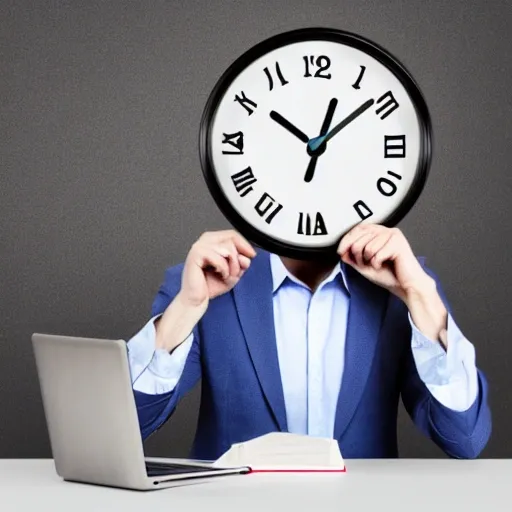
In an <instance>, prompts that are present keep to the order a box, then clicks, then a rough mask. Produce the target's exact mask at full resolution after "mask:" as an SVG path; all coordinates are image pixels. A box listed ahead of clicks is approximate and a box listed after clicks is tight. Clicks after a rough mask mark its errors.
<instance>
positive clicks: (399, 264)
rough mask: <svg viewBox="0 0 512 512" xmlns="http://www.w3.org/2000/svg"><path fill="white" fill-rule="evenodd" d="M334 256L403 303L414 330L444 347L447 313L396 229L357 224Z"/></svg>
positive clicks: (434, 285)
mask: <svg viewBox="0 0 512 512" xmlns="http://www.w3.org/2000/svg"><path fill="white" fill-rule="evenodd" d="M338 254H339V255H340V257H341V259H342V261H343V262H345V263H347V264H348V265H351V266H352V267H353V268H354V269H356V270H357V271H358V272H359V273H360V274H361V275H362V276H364V277H365V278H366V279H368V280H369V281H371V282H372V283H374V284H376V285H378V286H381V287H383V288H385V289H387V290H388V291H390V292H391V293H393V294H394V295H396V296H397V297H399V298H400V299H401V300H403V301H404V302H405V304H406V305H407V307H408V309H409V312H410V313H411V317H412V319H413V322H414V323H415V325H416V327H417V328H418V329H419V330H420V331H422V332H423V333H424V334H425V336H427V337H428V338H430V339H434V340H439V339H441V340H442V342H443V344H444V345H445V346H446V342H445V332H444V330H445V328H446V317H447V311H446V308H445V306H444V304H443V301H442V300H441V297H440V296H439V294H438V293H437V289H436V283H435V281H434V279H433V278H432V277H430V276H429V275H428V274H427V273H426V272H425V271H424V270H423V268H422V267H421V265H420V263H419V261H418V259H417V258H416V256H415V255H414V253H413V251H412V249H411V247H410V245H409V242H408V241H407V239H406V238H405V236H404V235H403V234H402V232H401V231H400V230H399V229H397V228H387V227H384V226H379V225H375V224H359V225H357V226H356V227H354V228H353V229H352V230H351V231H349V232H348V233H347V234H346V235H345V236H344V237H343V239H342V240H341V242H340V244H339V246H338Z"/></svg>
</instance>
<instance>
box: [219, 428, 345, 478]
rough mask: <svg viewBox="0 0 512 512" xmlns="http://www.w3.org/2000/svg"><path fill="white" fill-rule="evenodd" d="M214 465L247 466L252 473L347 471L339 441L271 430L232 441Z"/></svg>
mask: <svg viewBox="0 0 512 512" xmlns="http://www.w3.org/2000/svg"><path fill="white" fill-rule="evenodd" d="M212 465H213V467H217V468H223V467H224V468H225V467H248V468H250V470H251V472H253V473H263V472H291V473H305V472H322V473H323V472H328V473H345V472H346V467H345V463H344V460H343V457H342V455H341V452H340V449H339V445H338V442H337V441H336V440H334V439H328V438H319V437H310V436H302V435H298V434H290V433H287V432H272V433H269V434H266V435H263V436H260V437H256V438H254V439H251V440H249V441H246V442H242V443H236V444H233V445H232V446H231V448H230V449H229V450H228V451H227V452H226V453H224V454H223V455H222V456H221V457H219V458H218V459H217V460H216V461H215V462H214V463H213V464H212Z"/></svg>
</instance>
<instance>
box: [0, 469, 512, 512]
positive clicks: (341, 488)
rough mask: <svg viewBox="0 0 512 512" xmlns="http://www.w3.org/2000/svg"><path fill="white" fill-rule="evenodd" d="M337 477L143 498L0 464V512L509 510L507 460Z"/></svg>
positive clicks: (254, 481)
mask: <svg viewBox="0 0 512 512" xmlns="http://www.w3.org/2000/svg"><path fill="white" fill-rule="evenodd" d="M346 463H347V473H346V474H341V475H326V474H323V475H310V474H309V475H308V474H294V475H269V474H250V475H243V476H234V477H232V478H231V477H230V478H226V479H223V480H222V481H214V480H212V481H211V482H208V483H205V484H196V485H191V486H184V487H179V488H172V489H163V490H156V491H149V492H140V491H127V490H122V489H110V488H107V487H98V486H92V485H87V484H77V483H70V482H64V481H63V480H61V479H60V478H59V477H58V476H57V475H56V473H55V470H54V467H53V461H52V460H34V459H31V460H30V459H29V460H0V510H1V511H2V512H11V511H13V512H14V511H15V512H24V511H34V512H40V511H44V512H45V511H52V512H60V511H68V510H69V511H77V512H78V511H81V510H83V511H87V512H96V511H115V512H117V511H119V512H131V511H133V512H173V511H176V510H179V511H180V512H195V511H196V510H197V511H199V510H201V511H204V512H216V511H223V512H230V511H236V512H247V511H253V510H259V511H263V512H274V511H283V512H292V511H293V512H295V511H302V510H308V511H309V512H329V511H331V510H332V511H336V512H345V511H347V512H355V511H367V510H368V511H373V512H382V511H388V510H390V511H393V512H401V511H407V512H423V511H425V512H445V511H449V512H473V511H479V512H482V511H484V512H494V511H495V510H496V511H501V510H503V511H509V510H512V505H511V504H510V496H509V493H510V490H511V488H512V460H473V461H460V460H410V459H403V460H347V461H346Z"/></svg>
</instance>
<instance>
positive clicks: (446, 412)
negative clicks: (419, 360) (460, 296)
mask: <svg viewBox="0 0 512 512" xmlns="http://www.w3.org/2000/svg"><path fill="white" fill-rule="evenodd" d="M420 262H421V263H422V265H423V268H424V270H425V271H426V272H427V273H428V274H429V275H430V276H431V277H432V278H433V279H434V280H435V282H436V286H437V291H438V293H439V295H440V296H441V298H442V300H443V302H444V304H445V307H446V309H447V310H448V312H449V313H450V314H452V311H451V308H450V305H449V303H448V300H447V298H446V295H445V293H444V291H443V289H442V286H441V283H440V282H439V279H438V277H437V276H436V275H435V273H434V272H433V271H432V270H430V269H429V268H427V267H425V266H424V260H423V259H422V258H420ZM400 304H401V306H400V307H401V308H402V309H403V311H402V312H401V315H400V316H401V317H402V318H403V317H406V319H407V318H408V311H407V308H406V307H405V305H404V304H403V303H400ZM398 323H399V324H401V325H402V328H403V329H404V330H405V333H406V334H404V336H405V337H406V338H407V342H406V343H405V350H404V353H403V361H402V378H401V395H402V401H403V403H404V406H405V409H406V410H407V412H408V414H409V416H410V417H411V419H412V420H413V422H414V424H415V425H416V426H417V427H418V428H419V429H420V430H421V431H422V432H423V433H424V434H425V435H426V436H427V437H428V438H430V439H432V440H433V441H434V442H435V443H436V444H437V445H438V446H439V447H440V448H441V449H442V450H443V451H444V452H445V453H446V454H447V455H448V456H449V457H452V458H457V459H472V458H476V457H478V455H479V454H480V453H481V452H482V450H483V449H484V448H485V446H486V444H487V442H488V440H489V437H490V434H491V430H492V421H491V412H490V408H489V404H488V383H487V380H486V377H485V375H484V373H483V372H482V371H481V370H480V369H478V368H477V373H478V394H477V397H476V399H475V400H474V402H473V404H472V405H471V406H470V407H469V408H468V409H467V410H465V411H460V412H458V411H454V410H452V409H449V408H447V407H445V406H444V405H443V404H441V403H440V402H439V401H438V400H437V399H436V398H435V397H434V396H433V395H432V394H431V393H430V392H429V390H428V389H427V387H426V385H425V384H424V383H423V381H422V380H421V379H420V377H419V375H418V371H417V368H416V363H415V361H414V358H413V354H412V348H411V335H412V333H411V328H410V324H409V323H408V322H404V321H403V320H402V321H400V322H398Z"/></svg>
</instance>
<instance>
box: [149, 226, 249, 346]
mask: <svg viewBox="0 0 512 512" xmlns="http://www.w3.org/2000/svg"><path fill="white" fill-rule="evenodd" d="M255 255H256V251H255V250H254V249H253V247H252V246H251V245H250V244H249V242H248V241H247V240H246V239H245V238H243V237H242V236H241V235H239V234H238V233H237V232H236V231H233V230H227V231H214V232H207V233H203V234H202V235H201V236H200V237H199V239H198V240H197V241H196V242H195V243H194V244H193V245H192V247H191V249H190V251H189V253H188V255H187V258H186V260H185V265H184V268H183V273H182V277H181V289H180V291H179V292H178V294H177V295H176V297H174V299H173V301H172V302H171V303H170V304H169V306H168V307H167V309H166V310H165V312H164V314H163V315H162V316H161V317H159V318H158V319H156V320H155V328H156V347H157V348H162V349H165V350H166V351H168V352H172V351H173V350H174V349H175V348H176V347H177V346H178V345H180V344H181V343H182V342H183V341H184V340H185V338H186V337H187V336H188V335H189V334H190V332H191V331H192V329H193V328H194V326H195V325H196V324H197V322H198V321H199V320H200V319H201V317H202V316H203V314H204V313H205V311H206V309H207V307H208V304H209V301H210V299H213V298H214V297H217V296H219V295H222V294H224V293H227V292H229V291H230V290H231V289H232V288H233V287H234V286H235V285H236V284H237V283H238V281H239V280H240V278H241V277H242V276H243V274H244V272H245V271H246V270H247V269H248V268H249V265H250V264H251V259H252V258H253V257H254V256H255Z"/></svg>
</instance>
